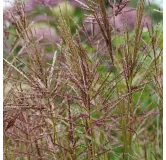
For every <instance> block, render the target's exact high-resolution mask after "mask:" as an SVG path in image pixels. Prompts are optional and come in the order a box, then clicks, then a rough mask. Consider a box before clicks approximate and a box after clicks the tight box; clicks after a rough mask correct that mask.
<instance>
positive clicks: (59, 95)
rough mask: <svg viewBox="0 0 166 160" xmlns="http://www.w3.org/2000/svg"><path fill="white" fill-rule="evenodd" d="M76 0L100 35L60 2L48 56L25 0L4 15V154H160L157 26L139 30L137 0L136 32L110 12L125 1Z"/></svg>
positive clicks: (91, 158)
mask: <svg viewBox="0 0 166 160" xmlns="http://www.w3.org/2000/svg"><path fill="white" fill-rule="evenodd" d="M76 1H77V3H79V4H81V5H82V7H83V9H84V10H83V12H84V13H85V16H88V17H90V18H93V20H94V21H95V25H97V26H98V28H99V30H98V33H97V34H100V36H98V38H97V39H96V36H95V35H94V34H93V33H92V34H91V35H89V34H88V33H87V29H86V26H85V25H84V24H83V25H82V26H79V25H77V24H76V23H75V22H74V20H73V19H72V17H71V16H70V15H69V14H68V13H67V7H66V10H65V11H63V12H62V9H61V8H59V15H60V16H59V17H58V20H57V21H56V22H55V25H56V28H57V31H58V34H59V37H61V39H60V42H59V43H57V44H55V43H53V44H52V46H51V47H52V48H51V49H52V50H53V51H54V52H53V54H52V55H51V57H52V60H49V59H48V58H47V56H46V51H45V49H44V47H45V46H44V44H43V43H42V41H41V40H42V38H43V37H41V38H40V39H36V38H35V25H34V24H33V23H30V22H29V20H28V18H27V16H26V13H25V5H24V3H23V2H21V1H19V2H16V4H15V6H13V8H15V9H16V11H17V12H16V13H13V12H11V11H9V12H8V14H7V15H6V16H8V18H5V20H6V21H5V22H4V25H6V24H7V23H9V25H6V26H5V29H4V31H5V33H8V36H6V37H5V43H6V44H7V45H5V46H8V50H7V51H10V54H9V53H8V54H7V55H5V56H4V158H5V159H29V160H30V159H41V160H45V159H57V160H59V159H62V160H68V159H71V160H76V159H81V160H84V159H85V160H110V159H115V160H116V159H117V160H118V159H124V160H133V159H145V160H151V159H162V130H163V129H162V115H163V106H162V100H163V97H162V96H163V94H162V51H163V48H162V29H161V28H162V24H161V23H158V24H156V25H152V26H148V27H147V31H144V29H143V26H142V25H141V23H142V20H143V18H142V17H143V14H144V6H145V1H144V0H139V2H138V7H137V19H136V22H135V28H134V31H132V32H131V31H129V29H128V25H127V20H126V19H125V20H124V25H123V27H124V29H123V32H118V31H117V30H116V23H115V22H116V21H115V18H116V16H117V15H119V14H123V11H122V9H123V8H124V7H125V6H127V4H128V1H125V0H120V1H119V2H117V3H116V2H115V1H114V2H111V1H106V3H107V4H105V3H104V1H102V0H96V1H91V0H87V1H86V3H84V2H82V1H79V0H76ZM106 5H107V7H111V8H112V10H113V12H112V15H111V17H110V16H108V13H107V7H106ZM47 9H48V8H47ZM49 10H50V12H49V13H52V14H53V15H54V13H53V12H52V8H51V7H50V8H49ZM55 16H56V15H55ZM110 19H111V20H114V25H113V26H112V24H110ZM69 20H70V22H69ZM71 22H73V23H74V24H76V26H77V28H76V30H75V32H74V33H73V32H72V31H71V27H70V24H71ZM91 26H92V30H94V28H93V27H94V25H93V22H91ZM145 37H146V38H145ZM13 39H14V41H13ZM94 41H95V42H96V43H94ZM92 42H93V43H92ZM96 44H97V45H96ZM101 44H102V45H101ZM23 55H24V56H23Z"/></svg>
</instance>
